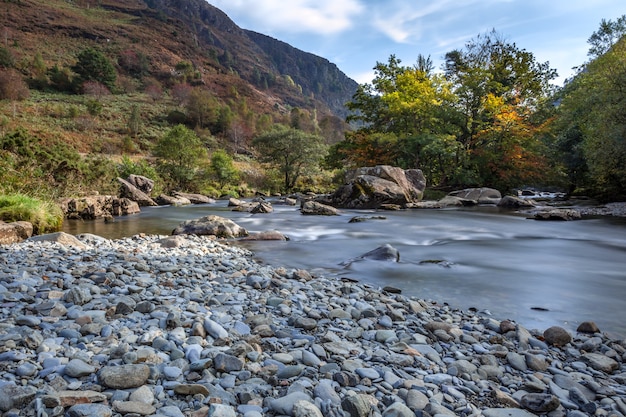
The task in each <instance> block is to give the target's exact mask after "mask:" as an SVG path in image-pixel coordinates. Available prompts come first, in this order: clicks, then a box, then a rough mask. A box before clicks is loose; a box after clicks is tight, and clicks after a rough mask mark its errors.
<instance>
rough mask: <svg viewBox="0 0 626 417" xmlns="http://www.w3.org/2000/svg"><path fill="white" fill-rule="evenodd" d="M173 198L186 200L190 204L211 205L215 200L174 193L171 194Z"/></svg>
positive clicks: (199, 195) (195, 195) (202, 196)
mask: <svg viewBox="0 0 626 417" xmlns="http://www.w3.org/2000/svg"><path fill="white" fill-rule="evenodd" d="M172 194H173V195H174V197H178V198H186V199H187V200H189V201H190V202H191V204H213V203H215V200H214V199H212V198H210V197H207V196H206V195H203V194H192V193H181V192H178V191H175V192H173V193H172Z"/></svg>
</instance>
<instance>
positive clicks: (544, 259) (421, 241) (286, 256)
mask: <svg viewBox="0 0 626 417" xmlns="http://www.w3.org/2000/svg"><path fill="white" fill-rule="evenodd" d="M209 214H216V215H220V216H223V217H228V218H230V219H232V220H234V221H235V222H236V223H237V224H239V225H240V226H242V227H244V228H246V229H247V230H248V231H249V232H251V233H252V232H259V231H266V230H278V231H280V232H282V233H283V234H285V235H287V236H288V237H289V238H290V240H289V241H287V242H277V241H262V242H245V243H243V242H242V243H241V244H242V245H244V246H245V247H247V248H248V249H250V250H252V251H253V252H254V253H255V257H256V258H258V259H259V260H261V261H262V262H264V263H267V264H270V265H273V266H285V267H289V268H304V269H308V270H312V271H313V272H315V273H320V274H325V275H334V276H337V277H338V278H339V277H346V278H351V279H356V280H358V281H360V282H362V283H366V284H370V285H372V286H375V287H384V286H392V287H396V288H398V289H401V290H402V293H403V294H404V295H406V296H416V297H419V298H422V299H425V300H431V301H436V302H439V303H447V304H448V305H450V306H451V307H452V308H460V309H477V310H479V311H481V312H482V313H483V314H485V315H491V316H492V317H493V318H496V319H498V320H502V319H511V320H514V321H516V322H517V323H520V324H522V325H523V326H525V327H527V328H536V329H539V330H542V331H543V330H545V329H546V328H548V327H550V326H553V325H559V326H562V327H565V328H567V329H568V330H571V331H574V330H575V329H576V327H577V326H578V324H579V323H580V322H582V321H587V320H591V321H595V322H596V323H597V324H598V326H599V327H600V330H602V331H604V332H609V333H610V334H611V335H612V336H616V337H626V313H625V311H624V310H625V307H626V219H625V218H607V217H604V218H594V219H586V220H581V221H571V222H546V221H535V220H530V219H527V218H526V216H524V215H522V214H516V213H512V212H508V211H500V210H499V209H498V208H495V207H477V208H464V209H439V210H404V211H373V210H371V211H365V210H359V211H356V210H343V211H341V215H340V216H330V217H327V216H303V215H301V214H300V213H299V211H298V207H292V206H280V205H274V212H273V213H271V214H254V215H252V214H250V213H242V212H233V211H231V210H230V209H229V208H228V207H227V202H226V201H218V202H217V203H215V204H207V205H192V206H185V207H167V206H166V207H151V208H143V209H142V213H140V214H136V215H131V216H124V217H118V218H116V221H115V222H114V223H104V222H103V221H102V220H96V221H66V222H65V225H64V231H65V232H68V233H72V234H79V233H94V234H97V235H100V236H104V237H108V238H120V237H124V236H132V235H134V234H138V233H148V234H170V233H171V231H172V230H173V229H174V228H175V227H176V226H178V224H179V223H180V222H182V221H184V220H188V219H195V218H198V217H202V216H206V215H209ZM354 216H360V217H368V216H384V217H385V219H370V220H367V221H364V222H358V223H349V220H350V219H351V218H352V217H354ZM384 244H390V245H392V246H393V247H395V248H397V249H398V250H399V252H400V262H398V263H393V262H381V261H371V260H356V261H354V262H351V263H349V265H348V266H342V263H343V264H345V262H346V261H349V260H353V259H355V258H358V257H359V256H360V255H362V254H364V253H366V252H368V251H370V250H372V249H375V248H377V247H378V246H381V245H384Z"/></svg>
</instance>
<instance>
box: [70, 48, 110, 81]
mask: <svg viewBox="0 0 626 417" xmlns="http://www.w3.org/2000/svg"><path fill="white" fill-rule="evenodd" d="M77 59H78V61H77V62H76V64H74V66H72V71H74V73H76V76H77V78H76V80H75V81H76V82H77V86H78V87H80V86H82V85H83V83H84V82H86V81H97V82H99V83H101V84H104V85H105V86H106V87H107V88H108V89H109V90H112V89H113V88H114V87H115V81H116V79H117V73H116V71H115V67H114V66H113V64H111V62H110V61H109V59H108V58H107V57H106V56H105V55H104V54H103V53H102V52H100V51H97V50H95V49H92V48H86V49H83V50H82V51H81V52H80V53H79V54H78V56H77Z"/></svg>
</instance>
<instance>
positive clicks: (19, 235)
mask: <svg viewBox="0 0 626 417" xmlns="http://www.w3.org/2000/svg"><path fill="white" fill-rule="evenodd" d="M32 235H33V225H32V224H31V223H29V222H12V223H5V222H3V221H2V220H0V245H9V244H11V243H18V242H21V241H23V240H25V239H28V238H29V237H31V236H32Z"/></svg>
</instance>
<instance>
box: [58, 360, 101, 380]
mask: <svg viewBox="0 0 626 417" xmlns="http://www.w3.org/2000/svg"><path fill="white" fill-rule="evenodd" d="M94 372H96V368H95V367H93V366H91V365H89V364H88V363H85V362H84V361H82V360H80V359H72V360H71V361H69V363H68V364H67V365H65V374H66V375H69V376H71V377H74V378H80V377H83V376H87V375H91V374H93V373H94Z"/></svg>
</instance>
